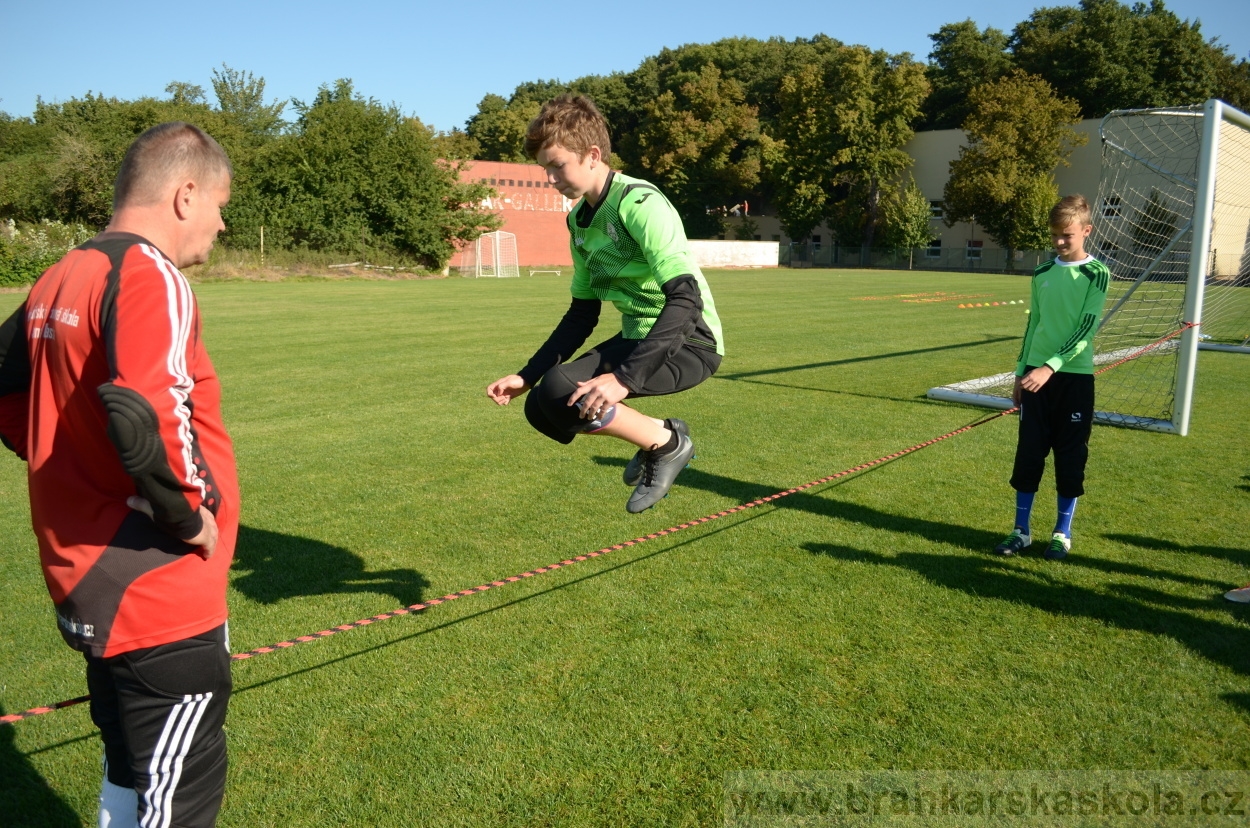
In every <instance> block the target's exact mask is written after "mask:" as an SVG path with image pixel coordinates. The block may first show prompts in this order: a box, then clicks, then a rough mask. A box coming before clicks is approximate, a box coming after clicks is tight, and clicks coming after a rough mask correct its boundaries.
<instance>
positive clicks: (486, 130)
mask: <svg viewBox="0 0 1250 828" xmlns="http://www.w3.org/2000/svg"><path fill="white" fill-rule="evenodd" d="M541 108H542V104H541V103H540V102H538V101H537V100H531V99H529V98H525V99H521V100H517V101H516V102H515V103H513V102H510V101H506V100H504V99H503V98H502V97H501V96H499V95H487V96H486V97H484V98H482V100H481V101H480V102H479V103H478V105H477V114H476V115H474V116H473V117H472V118H470V119H469V122H468V124H467V125H466V127H465V131H466V132H467V133H468V135H469V137H470V138H472V139H473V140H475V141H477V142H478V145H479V146H480V147H481V148H482V150H481V157H482V160H484V161H512V162H517V163H525V162H526V161H529V158H528V157H526V155H525V130H526V128H527V127H528V126H529V123H530V121H532V120H534V119H535V118H536V117H538V110H539V109H541Z"/></svg>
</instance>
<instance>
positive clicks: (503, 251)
mask: <svg viewBox="0 0 1250 828" xmlns="http://www.w3.org/2000/svg"><path fill="white" fill-rule="evenodd" d="M460 275H461V276H473V277H474V278H479V279H480V278H484V277H495V278H520V276H521V268H520V265H519V264H518V263H517V255H516V236H515V235H514V234H512V233H508V232H505V231H503V230H496V231H495V232H493V233H483V234H482V235H481V236H479V237H478V238H477V240H476V241H474V242H473V244H471V245H469V246H468V247H466V248H465V249H464V256H463V258H462V260H461V264H460Z"/></svg>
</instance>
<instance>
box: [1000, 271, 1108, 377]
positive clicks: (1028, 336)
mask: <svg viewBox="0 0 1250 828" xmlns="http://www.w3.org/2000/svg"><path fill="white" fill-rule="evenodd" d="M1110 278H1111V273H1110V271H1108V270H1107V266H1106V265H1104V264H1103V263H1102V262H1100V261H1098V260H1097V259H1095V258H1094V257H1093V256H1087V257H1085V258H1084V259H1082V260H1081V261H1079V262H1065V261H1061V260H1059V259H1058V258H1055V259H1052V260H1050V261H1049V262H1046V263H1045V264H1043V265H1040V266H1039V267H1038V268H1037V269H1036V270H1034V271H1033V282H1032V285H1031V288H1030V292H1031V294H1032V295H1031V299H1030V302H1029V321H1028V323H1027V325H1026V326H1025V329H1024V342H1023V344H1022V345H1021V347H1020V356H1019V357H1017V358H1016V376H1020V377H1022V376H1024V374H1025V371H1026V369H1027V368H1028V366H1033V367H1035V368H1040V367H1041V366H1043V365H1049V366H1050V367H1051V368H1052V369H1053V370H1055V371H1063V372H1066V373H1069V374H1092V373H1094V334H1095V333H1096V332H1097V331H1098V320H1099V318H1101V316H1102V308H1103V305H1104V304H1105V303H1106V301H1107V283H1108V281H1110Z"/></svg>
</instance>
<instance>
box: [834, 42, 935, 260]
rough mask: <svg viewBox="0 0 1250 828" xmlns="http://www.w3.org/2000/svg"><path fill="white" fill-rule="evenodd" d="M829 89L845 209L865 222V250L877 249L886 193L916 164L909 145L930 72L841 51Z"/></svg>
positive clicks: (908, 62)
mask: <svg viewBox="0 0 1250 828" xmlns="http://www.w3.org/2000/svg"><path fill="white" fill-rule="evenodd" d="M840 57H841V59H840V60H838V61H836V62H835V63H834V65H833V69H834V71H833V73H832V75H831V76H830V78H829V83H830V85H831V86H832V88H833V89H835V90H838V91H839V93H840V94H839V96H838V99H837V101H836V103H835V105H834V111H833V124H834V137H835V141H836V143H837V146H836V149H835V154H834V158H835V160H836V162H837V164H838V165H839V167H840V175H841V177H842V179H843V180H844V181H845V182H846V183H848V184H849V185H850V187H851V189H850V194H849V195H848V198H847V200H846V202H847V203H846V205H845V206H844V209H845V207H850V209H851V211H853V212H861V211H862V215H863V217H864V235H863V245H864V247H866V248H871V247H872V246H873V239H874V235H875V233H876V230H877V226H878V224H879V223H880V221H881V190H882V186H883V185H884V184H885V182H888V181H891V180H894V179H896V178H897V177H898V176H899V175H900V174H902V172H903V171H904V170H906V169H907V168H908V167H909V166H911V164H912V158H911V156H910V155H908V154H907V153H906V152H904V151H903V145H904V144H906V143H907V142H908V141H910V140H911V138H912V136H913V135H915V130H914V128H913V126H912V125H913V124H914V123H915V122H916V120H917V119H918V118H919V116H920V108H921V105H922V104H923V103H924V99H925V96H926V95H928V93H929V82H928V80H926V78H925V72H924V66H923V65H922V64H920V63H918V62H916V61H914V60H912V58H911V55H909V54H906V53H904V54H900V55H890V54H887V53H886V52H884V51H880V50H878V51H870V50H869V49H867V48H865V47H863V46H849V47H846V48H844V49H842V50H840Z"/></svg>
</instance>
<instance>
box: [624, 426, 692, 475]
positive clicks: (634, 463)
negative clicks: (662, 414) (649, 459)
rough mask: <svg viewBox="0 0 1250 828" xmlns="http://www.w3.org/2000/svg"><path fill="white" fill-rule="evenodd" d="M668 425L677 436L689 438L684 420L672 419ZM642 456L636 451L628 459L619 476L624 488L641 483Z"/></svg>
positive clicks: (639, 450)
mask: <svg viewBox="0 0 1250 828" xmlns="http://www.w3.org/2000/svg"><path fill="white" fill-rule="evenodd" d="M669 423H671V424H672V426H673V431H676V432H677V433H678V434H684V435H686V436H687V437H689V436H690V428H689V427H688V426H687V425H686V421H685V420H679V419H677V418H676V417H673V418H672V419H670V420H669ZM644 454H646V452H645V451H643V450H642V449H638V451H637V452H636V453H635V454H634V456H633V457H631V458H630V460H629V463H627V464H626V465H625V472H624V474H622V475H621V479H622V480H624V481H625V485H626V486H637V485H638V484H639V483H641V482H642V461H643V457H642V456H643V455H644Z"/></svg>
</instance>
